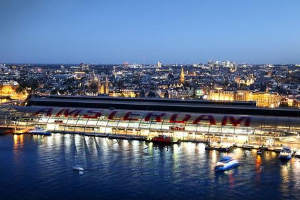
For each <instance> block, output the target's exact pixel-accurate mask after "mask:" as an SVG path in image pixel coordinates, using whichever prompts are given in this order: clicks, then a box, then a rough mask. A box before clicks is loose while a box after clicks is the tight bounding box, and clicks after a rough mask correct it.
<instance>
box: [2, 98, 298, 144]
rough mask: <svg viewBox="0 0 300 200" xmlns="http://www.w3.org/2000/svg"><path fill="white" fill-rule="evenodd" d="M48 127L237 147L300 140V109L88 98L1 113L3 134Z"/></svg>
mask: <svg viewBox="0 0 300 200" xmlns="http://www.w3.org/2000/svg"><path fill="white" fill-rule="evenodd" d="M35 126H41V127H44V128H46V129H48V130H50V131H52V132H61V133H81V134H93V135H96V136H97V135H98V136H113V135H114V136H117V135H123V136H124V135H134V136H140V137H152V136H156V135H160V134H164V135H172V136H174V137H177V138H180V139H182V140H203V139H205V138H207V137H213V138H221V137H226V138H228V139H230V140H231V141H235V142H240V143H244V142H249V141H250V140H251V141H255V142H257V141H260V142H261V141H267V140H268V139H270V138H274V137H277V139H278V140H280V141H281V140H286V139H287V138H288V139H289V140H295V141H298V140H299V138H298V135H299V134H300V110H298V109H268V108H257V107H255V104H253V103H251V102H223V103H218V102H212V101H192V100H184V101H183V100H175V99H145V98H133V99H131V98H111V97H86V96H81V97H80V96H78V97H71V96H45V97H42V98H41V97H32V98H30V99H29V100H28V102H27V106H10V107H7V106H6V107H1V108H0V127H1V129H2V130H3V129H12V128H15V127H18V128H23V129H31V128H33V127H35Z"/></svg>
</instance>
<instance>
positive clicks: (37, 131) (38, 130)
mask: <svg viewBox="0 0 300 200" xmlns="http://www.w3.org/2000/svg"><path fill="white" fill-rule="evenodd" d="M28 133H31V134H33V135H47V136H50V135H51V132H50V131H47V130H45V129H43V128H42V127H35V128H34V129H32V130H30V131H28Z"/></svg>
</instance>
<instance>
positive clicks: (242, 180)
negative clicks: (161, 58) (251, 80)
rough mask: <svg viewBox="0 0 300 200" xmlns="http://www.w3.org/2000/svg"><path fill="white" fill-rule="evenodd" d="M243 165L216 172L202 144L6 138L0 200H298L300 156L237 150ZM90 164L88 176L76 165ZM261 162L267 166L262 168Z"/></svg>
mask: <svg viewBox="0 0 300 200" xmlns="http://www.w3.org/2000/svg"><path fill="white" fill-rule="evenodd" d="M232 154H233V155H235V157H236V158H238V159H239V161H240V163H241V166H239V167H238V168H237V169H234V170H231V171H229V172H225V173H215V172H214V171H213V168H214V165H215V164H216V162H217V161H218V159H219V158H220V156H221V155H222V153H219V152H216V151H206V150H205V149H204V144H195V143H182V144H180V145H173V146H171V147H170V146H169V147H168V146H153V144H151V143H145V142H139V141H126V140H119V141H118V140H110V139H107V138H93V137H83V136H79V135H62V134H53V135H52V136H51V137H43V136H30V135H21V136H16V135H15V136H13V135H6V136H1V137H0V185H1V187H0V199H1V200H6V199H24V200H27V199H28V200H34V199H43V200H48V199H49V200H50V199H51V200H53V199H89V200H90V199H228V200H229V199H243V200H246V199H272V200H276V199H299V198H300V197H299V193H298V191H299V186H300V162H299V161H300V159H297V158H292V160H290V161H289V162H281V161H280V160H279V159H278V154H276V153H274V152H265V154H264V155H262V156H261V157H260V156H257V155H256V151H255V150H252V151H249V150H247V151H245V150H242V149H235V150H234V151H233V153H232ZM77 164H78V165H80V166H82V167H83V168H85V171H84V173H83V174H82V175H80V174H79V173H78V171H75V170H73V168H72V167H73V166H75V165H77ZM262 166H263V167H262Z"/></svg>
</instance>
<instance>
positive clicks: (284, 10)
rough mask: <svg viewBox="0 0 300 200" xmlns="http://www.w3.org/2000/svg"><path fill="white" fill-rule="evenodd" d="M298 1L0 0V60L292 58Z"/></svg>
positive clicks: (297, 51) (296, 48)
mask: <svg viewBox="0 0 300 200" xmlns="http://www.w3.org/2000/svg"><path fill="white" fill-rule="evenodd" d="M299 8H300V2H299V1H289V2H282V1H272V4H270V3H268V2H261V1H251V2H239V1H234V0H230V1H226V2H223V1H213V2H203V1H202V2H199V1H193V0H191V1H188V2H182V1H169V0H166V1H163V2H161V1H151V2H149V1H147V2H145V1H143V2H141V1H134V0H132V1H126V2H121V1H93V0H91V1H89V2H81V1H63V2H61V1H51V2H48V1H35V0H29V1H26V2H23V1H18V0H12V1H1V2H0V11H1V12H0V23H1V24H2V25H1V27H0V32H1V37H0V45H1V46H2V48H0V55H1V57H0V63H82V62H83V63H99V64H100V63H101V64H114V63H124V62H126V61H128V62H129V63H153V64H154V63H157V62H158V61H160V62H162V63H163V64H164V63H182V64H184V63H205V62H207V60H222V61H223V60H230V61H235V62H237V63H253V64H262V63H273V64H299V63H300V58H299V55H300V42H299V40H298V35H299V34H300V28H299V26H297V22H298V21H299V18H300V14H299V13H300V12H299Z"/></svg>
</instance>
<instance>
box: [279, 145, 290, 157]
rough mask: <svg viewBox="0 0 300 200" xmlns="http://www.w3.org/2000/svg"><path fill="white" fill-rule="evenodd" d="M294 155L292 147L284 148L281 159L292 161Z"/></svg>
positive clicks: (280, 155)
mask: <svg viewBox="0 0 300 200" xmlns="http://www.w3.org/2000/svg"><path fill="white" fill-rule="evenodd" d="M292 155H293V152H292V150H291V148H290V147H283V148H282V150H281V152H280V154H279V159H281V160H290V159H291V158H292Z"/></svg>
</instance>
